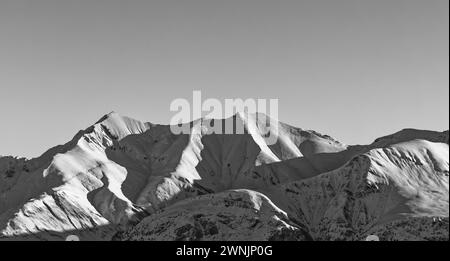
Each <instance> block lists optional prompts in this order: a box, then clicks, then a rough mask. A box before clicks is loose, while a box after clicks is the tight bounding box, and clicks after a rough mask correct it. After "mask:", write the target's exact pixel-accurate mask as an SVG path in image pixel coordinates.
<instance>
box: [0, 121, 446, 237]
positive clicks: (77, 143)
mask: <svg viewBox="0 0 450 261" xmlns="http://www.w3.org/2000/svg"><path fill="white" fill-rule="evenodd" d="M258 117H262V116H261V115H256V116H255V115H254V116H243V115H242V114H237V115H236V116H234V117H232V118H230V119H226V120H214V121H222V122H221V123H225V121H233V122H235V123H240V124H242V125H243V126H244V128H245V134H211V129H210V128H211V126H212V125H214V124H211V123H212V121H213V120H208V119H201V120H197V121H195V122H192V123H190V124H189V126H188V127H189V129H190V130H191V132H190V134H180V135H175V134H173V133H172V132H171V130H170V126H164V125H154V124H150V123H143V122H140V121H137V120H133V119H131V118H128V117H122V116H120V115H118V114H117V113H110V114H108V115H106V116H104V117H103V118H102V119H100V120H99V121H98V122H97V123H96V124H94V125H93V126H91V127H89V128H88V129H86V130H84V131H80V132H79V133H78V134H77V135H76V136H75V137H74V138H73V139H72V140H71V141H70V142H68V143H66V144H64V145H61V146H57V147H54V148H52V149H50V150H48V151H47V152H46V153H44V154H43V155H42V156H40V157H38V158H35V159H31V160H26V159H18V158H13V157H2V158H0V239H6V240H23V239H29V240H64V239H65V238H66V237H67V236H68V235H77V236H79V237H80V238H81V240H364V239H365V238H366V237H367V236H369V235H377V236H378V237H379V238H380V239H381V240H448V238H449V235H448V229H449V227H448V216H449V210H448V209H449V207H448V198H449V196H448V192H449V185H448V176H449V154H448V153H449V152H448V131H446V132H434V131H422V130H412V129H406V130H402V131H400V132H398V133H395V134H392V135H389V136H385V137H382V138H379V139H376V140H375V142H374V143H372V144H369V145H364V146H362V145H358V146H348V145H345V144H342V143H340V142H338V141H336V140H334V139H333V138H331V137H329V136H327V135H322V134H319V133H317V132H314V131H307V130H303V129H300V128H295V127H292V126H289V125H287V124H284V123H279V122H274V121H273V120H272V122H273V124H277V125H276V126H277V131H276V135H277V142H276V143H275V144H273V143H267V141H266V138H265V136H264V133H265V131H267V128H268V127H267V126H263V125H261V124H260V121H259V120H258ZM264 117H265V116H264Z"/></svg>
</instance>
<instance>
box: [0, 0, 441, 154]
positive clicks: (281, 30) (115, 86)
mask: <svg viewBox="0 0 450 261" xmlns="http://www.w3.org/2000/svg"><path fill="white" fill-rule="evenodd" d="M448 12H449V1H448V0H422V1H417V0H376V1H375V0H370V1H368V0H293V1H280V0H277V1H275V0H271V1H265V0H226V1H224V0H221V1H214V0H204V1H198V0H179V1H171V0H161V1H153V0H152V1H144V0H142V1H131V0H127V1H115V0H77V1H73V0H70V1H68V0H67V1H66V0H28V1H24V0H0V154H1V155H11V154H12V155H18V156H27V157H33V156H38V155H39V154H41V153H42V152H44V151H45V150H46V149H48V148H50V147H52V146H54V145H57V144H62V143H65V142H66V141H68V140H70V139H71V138H72V136H73V135H75V133H76V132H77V131H78V130H80V129H84V128H86V127H88V126H89V125H91V124H93V123H94V122H95V121H97V120H98V119H99V118H100V117H101V116H102V115H104V114H106V113H108V112H109V111H112V110H114V111H116V112H119V113H120V114H122V115H127V116H130V117H133V118H136V119H140V120H144V121H150V122H154V123H168V122H169V121H170V118H171V117H172V116H173V115H174V113H173V112H170V111H169V105H170V102H171V101H172V100H173V99H175V98H186V99H191V97H192V91H193V90H194V89H198V90H201V91H202V92H203V95H204V96H205V98H208V97H212V98H218V99H225V98H237V97H240V98H279V99H280V112H279V114H280V120H282V121H284V122H286V123H289V124H292V125H295V126H298V127H301V128H306V129H314V130H316V131H319V132H322V133H325V134H329V135H331V136H333V137H335V138H337V139H338V140H341V141H342V142H344V143H347V144H355V143H360V144H365V143H370V142H371V141H373V140H374V139H375V138H377V137H380V136H383V135H386V134H390V133H393V132H395V131H398V130H400V129H402V128H406V127H412V128H421V129H431V130H439V131H441V130H444V129H448V128H449V13H448Z"/></svg>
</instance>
